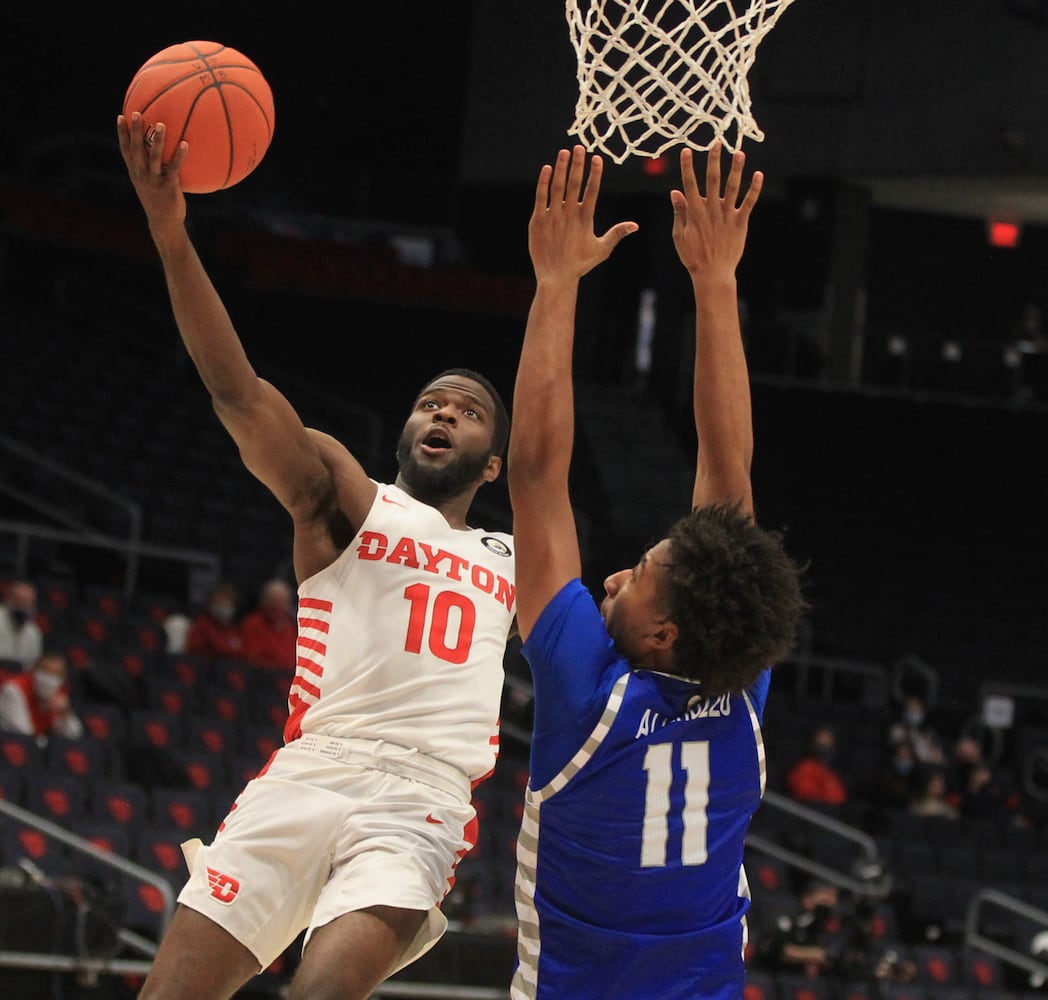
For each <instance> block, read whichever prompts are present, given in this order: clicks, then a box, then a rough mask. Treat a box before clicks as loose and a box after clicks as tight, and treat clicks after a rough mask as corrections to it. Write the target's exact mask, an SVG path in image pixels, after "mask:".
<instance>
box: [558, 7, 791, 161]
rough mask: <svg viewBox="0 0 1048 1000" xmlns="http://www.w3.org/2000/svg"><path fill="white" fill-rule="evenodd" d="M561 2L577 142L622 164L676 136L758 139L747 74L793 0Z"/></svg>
mask: <svg viewBox="0 0 1048 1000" xmlns="http://www.w3.org/2000/svg"><path fill="white" fill-rule="evenodd" d="M566 2H567V18H568V25H569V27H570V30H571V41H572V45H573V46H574V47H575V53H576V55H577V57H578V84H579V99H578V103H577V104H576V106H575V122H574V124H573V125H572V127H571V128H570V129H568V133H569V134H570V135H575V136H578V137H579V139H580V140H581V142H582V143H583V145H585V146H586V147H587V149H589V150H590V151H597V150H600V151H601V152H603V153H606V154H607V155H608V156H610V157H611V158H612V159H613V160H614V161H615V162H616V163H622V161H623V160H625V159H626V157H628V156H649V157H655V156H659V155H661V154H662V153H663V152H664V151H665V150H667V149H669V148H670V147H671V146H675V145H678V144H682V143H683V144H686V145H688V146H691V147H692V148H693V149H700V150H704V149H709V148H710V146H711V145H713V143H714V142H715V141H717V140H718V139H719V140H721V141H722V142H723V144H724V145H725V147H726V148H727V149H729V150H731V151H733V152H734V151H735V150H736V149H737V148H738V147H739V146H741V145H742V140H743V138H744V137H749V138H751V139H754V140H756V141H758V142H760V141H763V139H764V133H763V132H762V131H761V130H760V129H759V128H758V127H757V123H756V122H755V121H754V119H753V117H752V115H751V113H750V111H751V109H750V89H749V83H748V82H747V74H748V73H749V71H750V67H752V65H753V62H754V59H755V58H756V55H757V46H758V45H759V44H760V42H761V39H763V38H764V36H765V35H766V34H767V33H768V32H769V31H771V29H772V28H773V27H774V26H775V23H776V22H777V21H778V19H779V17H780V16H781V15H782V13H783V12H784V11H785V10H786V8H787V7H788V6H789V5H790V4H791V3H792V2H793V0H566ZM743 7H745V8H746V9H745V10H742V11H741V12H740V9H741V8H743Z"/></svg>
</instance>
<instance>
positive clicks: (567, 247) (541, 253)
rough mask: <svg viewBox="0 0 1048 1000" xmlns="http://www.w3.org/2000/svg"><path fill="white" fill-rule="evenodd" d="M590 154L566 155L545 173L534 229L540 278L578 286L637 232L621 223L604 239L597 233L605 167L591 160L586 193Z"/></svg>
mask: <svg viewBox="0 0 1048 1000" xmlns="http://www.w3.org/2000/svg"><path fill="white" fill-rule="evenodd" d="M585 168H586V151H585V150H584V149H583V148H582V146H576V147H575V148H574V149H573V150H572V151H571V152H569V151H568V150H566V149H562V150H561V151H560V152H559V153H558V154H557V161H556V163H555V164H554V165H553V166H550V165H549V164H546V166H544V167H543V168H542V170H541V171H540V172H539V182H538V187H537V189H536V191H535V209H534V211H533V212H532V214H531V221H530V223H529V224H528V250H529V252H530V254H531V262H532V266H533V267H534V269H535V277H536V278H537V279H538V280H539V281H542V280H543V279H546V278H566V279H570V280H577V279H578V278H581V277H582V276H583V275H584V274H586V273H587V272H589V271H591V270H592V269H593V268H594V267H596V266H597V265H598V264H599V263H601V261H603V260H606V259H607V258H608V257H609V256H610V255H611V252H612V250H614V249H615V247H616V246H617V245H618V243H619V241H620V240H622V239H623V237H625V236H628V235H629V234H630V233H634V232H636V231H637V228H638V226H637V224H636V223H635V222H619V223H617V224H616V225H614V226H612V227H611V228H610V229H609V230H608V231H607V232H606V233H605V234H604V235H603V236H597V235H596V233H594V231H593V216H594V212H595V210H596V207H597V195H598V194H599V193H600V181H601V177H602V175H603V172H604V162H603V160H601V158H600V157H599V156H594V157H592V158H591V160H590V167H589V178H588V179H587V181H586V183H585V190H583V187H584V186H583V174H584V173H585Z"/></svg>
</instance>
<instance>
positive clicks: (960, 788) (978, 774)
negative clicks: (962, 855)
mask: <svg viewBox="0 0 1048 1000" xmlns="http://www.w3.org/2000/svg"><path fill="white" fill-rule="evenodd" d="M946 798H947V800H948V801H949V802H950V803H951V804H952V805H954V806H956V808H957V809H958V811H959V812H960V814H961V817H962V818H963V819H1006V818H1009V817H1010V816H1012V815H1013V814H1014V813H1015V811H1016V809H1017V807H1018V801H1017V798H1016V797H1013V795H1012V793H1011V789H1010V788H1009V787H1008V783H1007V781H1006V780H1005V778H1004V776H1003V775H1001V774H998V773H997V772H996V771H995V770H994V769H993V768H992V767H991V766H990V764H989V762H988V761H987V760H986V759H985V758H984V757H983V752H982V746H981V745H980V744H979V741H978V740H977V739H975V738H974V737H973V736H968V735H966V734H962V735H961V736H959V737H958V738H957V740H956V742H955V743H954V745H953V750H952V753H951V760H950V769H949V771H948V773H947V775H946Z"/></svg>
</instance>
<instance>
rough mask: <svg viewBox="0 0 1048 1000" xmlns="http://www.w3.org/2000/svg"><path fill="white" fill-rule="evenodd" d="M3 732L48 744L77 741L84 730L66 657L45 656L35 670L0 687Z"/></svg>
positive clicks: (40, 659)
mask: <svg viewBox="0 0 1048 1000" xmlns="http://www.w3.org/2000/svg"><path fill="white" fill-rule="evenodd" d="M0 729H3V730H5V731H6V732H12V733H24V734H25V735H26V736H36V737H37V738H38V739H41V740H46V739H47V738H48V737H49V736H52V735H58V736H66V737H69V738H70V739H76V738H78V737H80V736H82V735H83V732H84V727H83V724H82V723H81V722H80V719H79V718H78V717H77V715H76V713H75V712H74V711H73V708H72V705H71V703H70V700H69V681H68V679H67V668H66V661H65V657H64V656H62V654H61V653H56V652H45V653H43V654H42V655H41V656H40V657H39V659H37V661H36V663H35V664H34V665H33V667H32V669H31V670H29V671H27V672H26V673H24V674H16V675H15V676H14V677H10V678H8V679H7V680H6V681H4V683H3V684H2V685H0Z"/></svg>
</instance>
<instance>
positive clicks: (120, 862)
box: [0, 799, 175, 974]
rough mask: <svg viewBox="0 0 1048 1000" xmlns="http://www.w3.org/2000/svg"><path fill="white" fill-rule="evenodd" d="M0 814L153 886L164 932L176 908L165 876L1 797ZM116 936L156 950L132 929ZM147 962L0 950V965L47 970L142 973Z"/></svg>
mask: <svg viewBox="0 0 1048 1000" xmlns="http://www.w3.org/2000/svg"><path fill="white" fill-rule="evenodd" d="M0 814H6V815H7V816H9V817H11V818H12V819H14V820H17V821H18V822H20V823H24V824H26V825H27V826H31V827H33V828H34V829H36V830H39V831H40V832H41V833H43V834H46V835H47V836H48V837H53V838H54V839H55V840H58V841H61V842H62V843H63V844H65V845H66V846H68V847H71V848H72V849H73V850H75V851H79V852H80V853H81V854H86V855H88V857H91V858H94V859H95V860H96V861H99V862H101V863H102V864H104V865H108V866H109V867H110V868H115V869H116V870H117V871H119V872H122V873H123V874H125V875H128V876H130V877H131V878H134V879H137V880H138V881H140V882H145V883H146V884H148V885H151V886H153V887H154V888H155V889H156V890H157V891H158V892H159V893H160V898H161V902H162V911H161V918H160V934H161V935H163V933H164V930H165V929H166V928H167V925H168V924H169V923H170V922H171V917H172V916H173V914H174V911H175V893H174V890H173V889H172V888H171V885H170V884H169V883H168V881H167V879H165V878H163V876H161V875H157V874H156V872H153V871H150V870H149V869H148V868H144V867H143V866H142V865H139V864H136V863H135V862H133V861H128V860H127V858H123V857H121V856H120V855H118V854H113V853H112V852H110V851H104V850H102V849H101V848H99V847H96V846H95V845H94V844H92V843H91V841H89V840H86V839H85V838H83V837H80V836H78V835H77V834H75V833H72V832H70V831H69V830H66V829H65V828H64V827H61V826H59V825H58V824H57V823H52V822H51V821H50V820H48V819H44V818H43V817H42V816H38V815H37V814H36V813H33V812H30V811H29V810H28V809H23V808H22V807H21V806H18V805H15V803H13V802H7V801H5V800H4V799H0ZM117 936H118V938H119V939H120V940H121V941H123V942H124V943H125V944H127V945H129V946H131V947H133V948H135V949H136V950H138V951H140V952H142V953H143V954H146V955H149V956H150V957H152V956H153V955H155V954H156V951H157V947H158V945H157V944H156V943H155V942H153V941H150V940H149V939H147V938H144V937H142V936H141V935H140V934H135V933H134V932H133V931H129V930H127V929H126V928H121V930H120V931H118V935H117ZM150 965H151V963H150V962H143V961H135V960H133V959H116V958H99V957H95V956H86V955H74V956H59V955H54V954H50V953H46V952H44V953H36V952H21V951H3V950H0V966H7V967H12V968H23V969H44V970H48V971H54V970H58V969H60V968H61V969H65V970H70V971H77V972H91V973H99V972H109V973H116V974H124V973H143V974H144V973H146V972H148V971H149V967H150Z"/></svg>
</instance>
